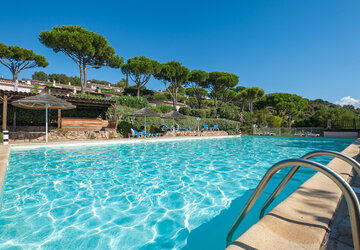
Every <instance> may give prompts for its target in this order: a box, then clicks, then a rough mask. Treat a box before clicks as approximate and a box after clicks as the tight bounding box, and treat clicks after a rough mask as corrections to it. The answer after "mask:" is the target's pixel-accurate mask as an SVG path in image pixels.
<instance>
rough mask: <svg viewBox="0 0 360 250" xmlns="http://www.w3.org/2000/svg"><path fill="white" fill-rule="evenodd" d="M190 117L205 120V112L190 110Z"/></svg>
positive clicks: (202, 110)
mask: <svg viewBox="0 0 360 250" xmlns="http://www.w3.org/2000/svg"><path fill="white" fill-rule="evenodd" d="M191 116H196V117H200V118H206V111H205V110H204V109H192V110H191Z"/></svg>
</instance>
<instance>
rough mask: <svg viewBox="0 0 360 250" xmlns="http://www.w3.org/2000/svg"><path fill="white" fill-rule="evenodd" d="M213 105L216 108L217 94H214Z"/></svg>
mask: <svg viewBox="0 0 360 250" xmlns="http://www.w3.org/2000/svg"><path fill="white" fill-rule="evenodd" d="M214 105H215V108H216V109H217V95H215V96H214Z"/></svg>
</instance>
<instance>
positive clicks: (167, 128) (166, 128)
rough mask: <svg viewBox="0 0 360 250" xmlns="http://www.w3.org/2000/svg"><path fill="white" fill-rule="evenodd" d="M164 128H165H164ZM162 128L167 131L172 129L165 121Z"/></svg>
mask: <svg viewBox="0 0 360 250" xmlns="http://www.w3.org/2000/svg"><path fill="white" fill-rule="evenodd" d="M164 128H165V129H164ZM162 129H163V130H164V131H167V130H173V129H174V128H170V127H169V126H168V125H166V123H164V124H163V126H162Z"/></svg>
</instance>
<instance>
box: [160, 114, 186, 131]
mask: <svg viewBox="0 0 360 250" xmlns="http://www.w3.org/2000/svg"><path fill="white" fill-rule="evenodd" d="M161 118H164V119H173V130H175V119H186V116H184V115H183V114H181V113H179V112H177V111H171V112H169V113H166V114H164V115H163V116H161Z"/></svg>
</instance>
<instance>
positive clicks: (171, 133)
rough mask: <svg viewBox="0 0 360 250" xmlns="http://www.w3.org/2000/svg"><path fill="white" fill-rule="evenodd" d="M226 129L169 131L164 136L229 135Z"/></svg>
mask: <svg viewBox="0 0 360 250" xmlns="http://www.w3.org/2000/svg"><path fill="white" fill-rule="evenodd" d="M227 135H228V133H227V132H226V131H221V130H219V131H167V132H165V133H164V136H227Z"/></svg>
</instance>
